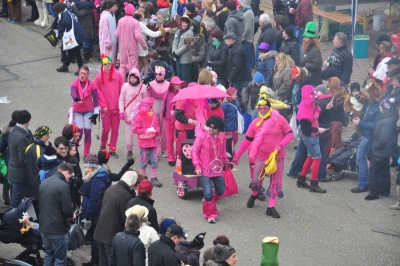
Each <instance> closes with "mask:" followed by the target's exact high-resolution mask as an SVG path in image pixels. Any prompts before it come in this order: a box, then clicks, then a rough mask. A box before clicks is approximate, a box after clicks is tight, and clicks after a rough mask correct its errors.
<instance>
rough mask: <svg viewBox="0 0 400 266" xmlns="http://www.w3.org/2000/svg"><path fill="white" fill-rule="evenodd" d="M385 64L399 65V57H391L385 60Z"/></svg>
mask: <svg viewBox="0 0 400 266" xmlns="http://www.w3.org/2000/svg"><path fill="white" fill-rule="evenodd" d="M386 65H400V59H399V58H397V57H393V58H391V59H390V60H389V61H387V62H386Z"/></svg>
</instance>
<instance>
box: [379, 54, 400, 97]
mask: <svg viewBox="0 0 400 266" xmlns="http://www.w3.org/2000/svg"><path fill="white" fill-rule="evenodd" d="M386 64H387V72H386V76H385V77H384V78H383V81H382V86H381V88H382V92H383V93H385V91H386V87H387V86H392V85H391V84H390V82H388V80H390V77H391V76H393V75H396V74H399V73H400V59H399V58H397V57H394V58H391V59H390V60H389V61H388V62H386Z"/></svg>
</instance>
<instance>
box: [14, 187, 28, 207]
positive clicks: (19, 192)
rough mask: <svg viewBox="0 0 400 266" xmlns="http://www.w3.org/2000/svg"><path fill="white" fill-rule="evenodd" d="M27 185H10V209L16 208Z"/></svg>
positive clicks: (23, 195)
mask: <svg viewBox="0 0 400 266" xmlns="http://www.w3.org/2000/svg"><path fill="white" fill-rule="evenodd" d="M27 189H28V183H27V182H26V183H16V182H13V183H12V193H11V207H13V208H17V207H18V206H19V205H20V204H21V202H22V200H23V199H24V197H25V194H26V191H27Z"/></svg>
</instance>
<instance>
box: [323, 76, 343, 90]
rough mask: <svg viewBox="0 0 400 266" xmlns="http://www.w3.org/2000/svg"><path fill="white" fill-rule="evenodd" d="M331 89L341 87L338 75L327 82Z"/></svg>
mask: <svg viewBox="0 0 400 266" xmlns="http://www.w3.org/2000/svg"><path fill="white" fill-rule="evenodd" d="M326 86H327V87H328V89H329V90H336V89H339V88H340V79H339V78H338V77H331V78H329V80H328V84H326Z"/></svg>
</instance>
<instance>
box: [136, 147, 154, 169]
mask: <svg viewBox="0 0 400 266" xmlns="http://www.w3.org/2000/svg"><path fill="white" fill-rule="evenodd" d="M155 149H156V148H140V149H139V150H140V164H139V167H140V169H146V167H147V162H148V161H150V168H153V169H155V168H157V166H158V164H157V156H156V154H155Z"/></svg>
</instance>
